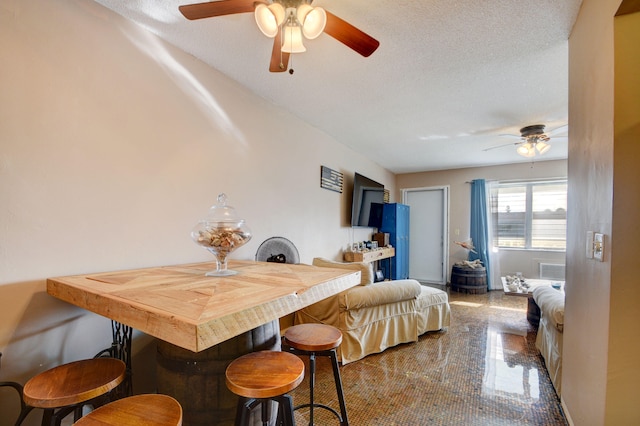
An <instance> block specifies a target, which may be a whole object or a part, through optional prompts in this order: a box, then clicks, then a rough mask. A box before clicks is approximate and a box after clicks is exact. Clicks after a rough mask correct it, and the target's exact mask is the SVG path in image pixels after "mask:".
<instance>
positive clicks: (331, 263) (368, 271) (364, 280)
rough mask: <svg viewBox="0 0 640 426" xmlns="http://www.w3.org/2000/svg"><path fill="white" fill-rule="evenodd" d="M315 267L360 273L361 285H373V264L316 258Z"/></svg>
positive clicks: (314, 260)
mask: <svg viewBox="0 0 640 426" xmlns="http://www.w3.org/2000/svg"><path fill="white" fill-rule="evenodd" d="M313 265H314V266H323V267H325V268H338V269H347V270H349V271H360V284H359V285H369V284H372V283H373V266H372V265H371V263H364V262H336V261H335V260H329V259H325V258H323V257H315V258H314V259H313Z"/></svg>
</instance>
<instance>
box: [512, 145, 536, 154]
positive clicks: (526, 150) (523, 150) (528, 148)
mask: <svg viewBox="0 0 640 426" xmlns="http://www.w3.org/2000/svg"><path fill="white" fill-rule="evenodd" d="M516 151H517V152H518V154H520V155H522V156H523V157H533V156H535V155H536V150H535V147H534V146H533V145H532V144H531V142H525V143H523V144H522V145H520V146H519V147H518V149H516Z"/></svg>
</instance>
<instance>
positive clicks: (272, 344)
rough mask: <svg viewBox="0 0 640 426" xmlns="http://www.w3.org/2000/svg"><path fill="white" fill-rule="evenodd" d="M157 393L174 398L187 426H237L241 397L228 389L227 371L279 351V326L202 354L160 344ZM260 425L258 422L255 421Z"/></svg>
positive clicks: (268, 326)
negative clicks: (237, 362)
mask: <svg viewBox="0 0 640 426" xmlns="http://www.w3.org/2000/svg"><path fill="white" fill-rule="evenodd" d="M157 347H158V349H157V351H158V352H157V366H156V368H157V387H158V393H162V394H166V395H170V396H172V397H174V398H175V399H176V400H177V401H178V402H179V403H180V405H182V409H183V425H184V426H200V425H207V426H210V425H220V426H231V425H233V424H234V419H235V415H236V404H237V401H238V397H237V396H236V395H234V394H233V393H232V392H231V391H230V390H229V389H227V386H226V382H225V371H226V369H227V366H228V365H229V364H230V363H231V361H233V360H234V359H236V358H239V357H240V356H242V355H246V354H248V353H250V352H256V351H261V350H278V351H279V350H280V325H279V322H278V321H277V320H276V321H272V322H270V323H267V324H265V325H263V326H260V327H258V328H255V329H253V330H251V331H249V332H246V333H244V334H241V335H239V336H236V337H234V338H231V339H229V340H227V341H225V342H222V343H220V344H218V345H215V346H212V347H211V348H209V349H205V350H204V351H202V352H192V351H190V350H187V349H183V348H181V347H179V346H175V345H173V344H171V343H167V342H165V341H163V340H158V341H157ZM256 422H257V423H256V424H260V423H259V418H257V419H256Z"/></svg>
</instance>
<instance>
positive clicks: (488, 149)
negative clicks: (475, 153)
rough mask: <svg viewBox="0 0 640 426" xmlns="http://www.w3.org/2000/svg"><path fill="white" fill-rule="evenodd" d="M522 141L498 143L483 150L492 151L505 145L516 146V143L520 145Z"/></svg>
mask: <svg viewBox="0 0 640 426" xmlns="http://www.w3.org/2000/svg"><path fill="white" fill-rule="evenodd" d="M520 143H521V142H516V143H513V142H512V143H506V144H503V145H496V146H490V147H489V148H485V149H483V151H491V150H492V149H498V148H504V147H505V146H516V145H520Z"/></svg>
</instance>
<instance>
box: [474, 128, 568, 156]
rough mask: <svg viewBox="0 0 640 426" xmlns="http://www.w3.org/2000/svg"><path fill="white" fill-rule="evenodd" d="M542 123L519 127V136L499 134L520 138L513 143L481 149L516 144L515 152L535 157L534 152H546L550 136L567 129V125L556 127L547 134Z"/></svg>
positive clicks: (549, 147)
mask: <svg viewBox="0 0 640 426" xmlns="http://www.w3.org/2000/svg"><path fill="white" fill-rule="evenodd" d="M545 127H546V126H545V125H544V124H532V125H530V126H525V127H523V128H522V129H520V136H516V135H500V136H507V137H516V138H518V139H520V141H518V142H515V143H508V144H505V145H498V146H493V147H490V148H486V149H484V150H483V151H490V150H492V149H496V148H502V147H505V146H509V145H516V146H517V148H516V152H517V153H518V154H520V155H522V156H523V157H535V155H536V153H538V154H540V155H542V154H544V153H546V152H548V151H549V150H550V149H551V145H550V144H549V141H550V140H551V136H553V135H555V134H558V133H560V132H561V131H564V130H566V129H567V126H566V125H565V126H561V127H558V128H556V129H554V130H552V131H551V132H549V133H548V134H547V133H545V132H544V129H545Z"/></svg>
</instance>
